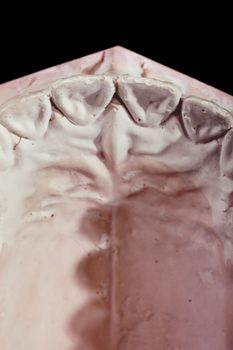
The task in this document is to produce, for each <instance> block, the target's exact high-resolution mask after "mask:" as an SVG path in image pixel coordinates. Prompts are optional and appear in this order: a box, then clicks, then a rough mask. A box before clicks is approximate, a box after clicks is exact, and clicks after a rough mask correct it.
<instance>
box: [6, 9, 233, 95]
mask: <svg viewBox="0 0 233 350" xmlns="http://www.w3.org/2000/svg"><path fill="white" fill-rule="evenodd" d="M64 4H65V3H63V7H62V8H60V11H59V13H54V12H53V13H49V14H48V13H46V11H45V10H44V8H42V11H39V10H38V8H36V9H33V4H32V6H31V7H32V8H31V12H30V14H28V11H29V10H28V8H27V13H26V12H25V13H24V15H22V10H21V14H20V15H19V16H17V18H16V19H15V18H14V20H13V19H11V20H10V21H7V22H6V23H5V22H2V23H1V27H0V29H1V42H0V44H1V52H0V83H3V82H5V81H9V80H11V79H15V78H18V77H20V76H23V75H26V74H30V73H32V72H35V71H38V70H41V69H44V68H48V67H51V66H53V65H56V64H59V63H63V62H66V61H69V60H72V59H75V58H78V57H82V56H84V55H88V54H90V53H94V52H96V51H99V50H103V49H106V48H110V47H113V46H115V45H121V46H124V47H126V48H128V49H130V50H132V51H135V52H138V53H140V54H142V55H144V56H146V57H149V58H151V59H153V60H155V61H157V62H159V63H162V64H164V65H166V66H169V67H171V68H174V69H175V70H178V71H180V72H183V73H185V74H187V75H189V76H192V77H194V78H197V79H198V80H201V81H203V82H205V83H207V84H210V85H212V86H214V87H216V88H218V89H220V90H223V91H225V92H228V93H229V94H232V95H233V54H232V50H233V44H232V43H233V40H232V38H231V37H232V29H231V21H229V20H228V19H227V15H228V13H229V14H230V13H231V12H230V10H229V11H227V10H226V9H225V8H224V12H223V13H221V11H220V10H219V8H218V9H217V13H216V17H213V14H212V12H213V9H212V8H209V9H208V12H207V14H206V13H205V14H204V13H202V12H200V11H199V10H197V11H194V10H193V9H192V11H189V9H187V10H188V11H187V13H188V15H187V13H186V14H184V13H182V12H180V13H179V16H177V13H176V14H173V9H169V10H168V8H167V9H166V6H167V7H168V5H167V4H165V9H163V10H161V9H160V11H158V10H157V11H156V10H154V9H152V8H150V7H148V6H149V5H146V4H144V6H143V5H142V4H141V5H140V6H137V12H135V13H133V14H132V13H131V12H127V13H126V12H125V9H123V10H122V5H120V4H118V3H116V4H115V5H114V3H112V5H111V6H112V8H111V9H109V11H108V12H107V13H104V12H102V11H101V10H100V9H98V12H96V10H95V9H93V8H92V7H91V4H87V9H83V8H82V9H79V10H78V9H75V8H72V7H71V6H70V4H67V8H66V7H65V6H64ZM35 6H36V5H35ZM59 6H60V5H58V7H59ZM114 6H115V7H114ZM135 6H136V5H135ZM88 7H90V9H91V10H90V9H89V10H88ZM35 10H36V11H35ZM166 11H167V13H168V12H169V13H170V15H171V18H172V19H170V18H168V17H166V16H165V14H166ZM15 12H17V10H16V9H15ZM191 13H192V17H191V15H190V14H191ZM220 18H222V22H221V24H220V21H219V19H220ZM208 19H210V20H209V22H208V21H207V20H208Z"/></svg>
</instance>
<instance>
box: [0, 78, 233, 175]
mask: <svg viewBox="0 0 233 350" xmlns="http://www.w3.org/2000/svg"><path fill="white" fill-rule="evenodd" d="M114 94H116V96H118V98H119V99H120V100H121V102H122V103H123V105H124V106H125V108H126V109H127V110H128V112H129V114H130V115H131V117H132V119H133V120H134V121H135V123H136V124H138V125H140V126H143V127H156V126H159V125H160V124H161V123H163V122H165V121H166V120H167V119H168V118H169V116H171V115H172V114H173V113H174V112H175V110H176V109H177V106H178V104H179V103H180V102H181V119H182V124H183V127H184V129H185V133H186V135H187V136H188V137H189V138H190V139H191V140H192V141H193V142H195V143H207V142H210V141H212V140H214V139H216V138H219V137H222V136H223V135H224V134H226V132H227V131H228V130H229V129H231V127H232V120H233V119H232V115H231V114H230V113H229V112H228V111H227V110H225V109H224V108H221V107H220V106H218V105H217V104H215V103H213V102H210V101H206V100H202V99H200V98H197V97H193V96H191V97H186V98H183V99H182V96H181V95H182V93H181V90H180V89H179V88H178V87H177V86H175V85H174V84H172V83H168V82H162V81H159V80H155V79H147V78H134V77H129V76H120V77H118V76H115V77H110V76H104V75H92V76H91V75H85V76H82V75H80V76H74V77H71V78H67V79H62V80H59V81H57V82H55V83H54V84H53V85H52V86H51V88H50V90H48V91H42V92H35V93H31V94H28V95H25V96H21V97H17V98H14V99H12V100H10V101H8V102H7V103H6V104H5V105H3V106H1V107H0V124H1V125H2V127H1V128H0V163H7V162H11V158H10V156H9V157H8V160H5V161H3V159H4V157H5V156H4V154H3V153H4V152H5V153H7V150H9V148H10V147H11V146H10V141H9V140H10V139H8V137H7V132H8V131H7V130H6V129H8V130H9V131H10V132H12V133H13V134H15V135H17V136H19V137H24V138H28V139H36V138H40V137H43V136H44V134H45V133H46V131H47V128H48V125H49V120H50V118H51V115H52V108H53V106H55V108H57V109H58V110H59V111H60V112H61V113H62V114H63V115H64V116H65V117H66V118H67V119H68V120H69V121H70V122H71V123H73V124H75V125H79V126H85V125H88V124H90V123H93V122H94V121H95V120H96V119H97V118H99V117H100V115H101V114H102V113H103V112H104V110H105V109H106V108H107V106H108V104H109V103H110V102H111V100H112V98H113V96H114ZM175 114H177V113H175ZM227 140H228V139H227V138H226V139H224V142H223V150H226V151H224V152H225V153H226V154H225V153H224V154H225V155H223V156H222V163H224V164H225V163H226V158H227V157H228V153H229V148H230V147H231V144H230V141H229V140H228V141H227ZM229 144H230V145H229ZM228 158H229V157H228ZM226 173H229V171H228V170H227V171H226Z"/></svg>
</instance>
